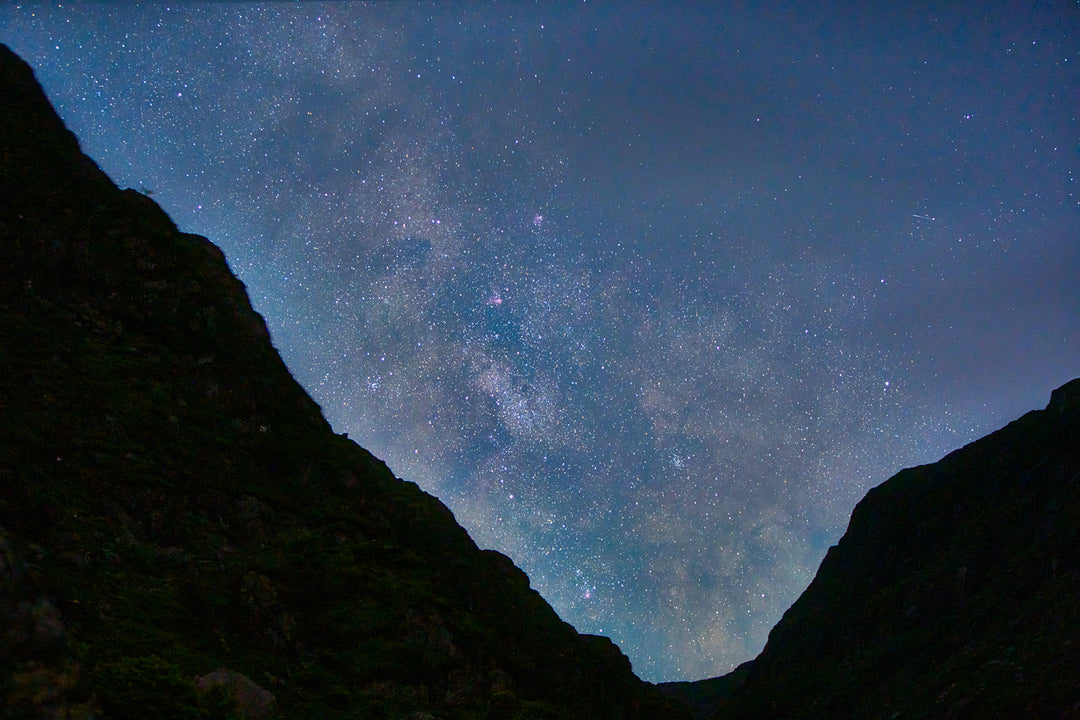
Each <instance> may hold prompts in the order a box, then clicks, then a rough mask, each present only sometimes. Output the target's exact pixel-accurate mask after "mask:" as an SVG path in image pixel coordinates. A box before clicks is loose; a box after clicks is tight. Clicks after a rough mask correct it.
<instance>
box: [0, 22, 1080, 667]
mask: <svg viewBox="0 0 1080 720" xmlns="http://www.w3.org/2000/svg"><path fill="white" fill-rule="evenodd" d="M661 5H665V4H661V3H621V4H615V5H605V4H599V5H594V4H591V3H590V4H588V5H585V4H581V5H571V4H569V3H561V4H557V7H554V8H539V9H538V8H536V7H535V6H531V5H523V4H516V3H509V4H505V5H500V6H498V7H495V8H489V7H483V6H480V5H477V4H463V5H458V4H454V3H440V4H437V5H428V4H419V3H385V4H377V5H374V6H361V5H359V4H336V5H320V4H316V3H301V4H296V5H293V4H284V3H275V4H269V5H265V6H257V5H256V6H249V5H243V4H231V3H226V4H217V5H215V4H195V5H177V6H170V5H165V4H157V3H155V4H149V5H146V6H143V7H140V8H133V7H127V6H122V5H84V6H75V7H62V8H60V7H55V8H54V7H44V6H38V5H28V6H17V5H5V6H4V7H0V40H2V41H3V42H5V43H7V44H9V45H10V46H11V47H12V49H14V50H15V51H16V52H18V53H20V54H21V55H22V56H23V57H24V58H25V59H26V60H27V61H28V62H30V63H31V64H32V65H33V66H34V67H35V69H36V72H37V74H38V77H39V79H40V80H41V82H42V84H43V85H44V87H45V89H46V91H47V93H48V94H49V96H50V98H51V99H52V101H53V102H54V103H55V104H56V105H57V107H58V110H59V111H60V113H61V115H62V117H63V118H64V120H65V122H67V123H68V125H69V127H70V128H71V129H72V130H73V131H74V132H75V133H76V134H77V135H78V136H79V138H80V140H81V142H82V145H83V148H84V150H85V151H86V152H87V153H88V154H90V155H91V156H92V157H93V158H94V159H95V160H97V161H98V162H99V164H100V165H101V166H102V168H103V169H104V170H105V171H106V172H107V173H109V174H110V175H111V176H112V177H113V178H114V179H115V180H116V181H117V182H118V184H120V185H121V186H122V187H125V186H130V187H134V188H137V189H141V190H143V191H144V192H147V193H150V194H151V195H152V197H153V198H154V199H155V200H156V201H157V202H158V203H160V204H161V205H162V206H163V207H164V208H165V209H166V211H167V212H168V213H169V214H170V215H171V216H172V217H173V219H174V220H175V221H176V223H177V224H178V225H179V226H180V228H181V229H183V230H185V231H188V232H197V233H200V234H204V235H206V236H207V237H209V238H210V239H211V240H212V241H214V242H215V243H217V244H218V245H219V246H221V248H222V249H223V250H224V251H225V253H226V256H227V257H228V259H229V263H230V265H231V267H232V268H233V270H234V271H235V272H236V273H237V274H238V275H239V276H240V278H241V279H242V280H243V281H244V282H245V283H246V284H247V286H248V290H249V293H250V295H251V297H252V301H253V303H254V305H255V307H256V309H257V310H259V311H260V312H261V313H263V315H264V316H265V317H266V319H267V322H268V324H269V326H270V329H271V332H272V335H273V339H274V342H275V344H276V345H277V347H278V348H279V349H280V351H281V353H282V356H283V357H284V358H285V360H286V362H287V364H288V366H289V368H290V369H291V370H292V372H293V374H294V375H295V377H296V378H297V379H298V380H299V381H300V382H301V383H302V384H303V385H304V387H305V388H306V389H307V390H308V391H309V392H310V393H311V394H312V395H313V397H314V398H315V399H316V400H317V401H318V402H319V403H320V404H321V405H322V407H323V410H324V412H325V414H326V416H327V418H328V420H330V422H331V423H332V424H333V426H334V427H335V429H336V430H338V431H339V432H347V433H348V434H349V436H350V437H351V438H353V439H354V440H356V441H357V442H359V443H360V444H361V445H363V446H365V447H367V448H368V449H369V450H371V451H372V452H374V453H375V454H376V455H378V456H379V457H381V458H383V459H384V460H385V461H386V462H387V463H388V464H389V465H390V467H391V468H392V469H393V470H394V471H395V473H396V474H398V475H399V476H401V477H403V478H406V479H410V480H414V481H416V482H417V483H419V484H420V486H421V487H423V488H424V489H426V490H427V491H429V492H431V493H432V494H434V495H436V496H438V497H439V498H440V499H441V500H442V501H443V502H445V503H446V504H447V505H448V506H449V507H450V508H451V509H452V510H453V511H454V513H455V515H456V517H457V518H458V520H459V521H460V522H461V523H462V524H463V525H464V526H465V528H466V529H467V530H468V531H469V533H470V534H471V535H472V537H473V538H474V539H475V540H476V541H477V542H478V543H479V544H480V545H481V546H484V547H492V548H496V549H498V550H501V551H502V552H505V553H506V554H508V555H509V556H510V557H511V558H512V559H513V560H514V561H515V562H516V563H517V564H518V565H519V566H520V567H522V568H523V569H524V570H525V571H526V572H527V573H528V575H529V577H530V580H531V582H532V584H533V586H534V587H535V588H537V589H538V590H539V591H540V592H541V594H542V595H543V596H544V597H545V598H546V599H547V600H548V601H549V602H551V604H552V605H553V606H554V607H555V609H556V610H557V611H558V612H559V614H560V615H561V616H562V617H563V618H564V619H565V620H567V621H568V622H570V623H572V624H573V625H574V626H575V627H577V628H578V630H580V631H582V632H590V633H599V634H604V635H608V636H610V637H611V638H612V639H614V640H615V641H616V642H617V643H618V644H619V646H620V647H621V648H622V649H623V650H624V652H626V653H627V655H628V656H629V657H630V659H631V661H632V662H633V665H634V668H635V671H636V672H638V674H639V675H641V676H642V677H643V678H645V679H648V680H654V681H655V680H678V679H694V678H700V677H706V676H713V675H718V674H721V673H723V672H726V671H727V670H729V669H730V668H731V667H732V666H733V665H734V664H736V663H738V662H741V661H743V660H747V659H749V658H751V657H753V656H754V655H755V654H756V653H757V652H758V651H759V650H760V649H761V647H762V646H763V644H764V642H765V639H766V637H767V633H768V631H769V629H770V628H771V627H772V625H773V624H774V623H775V622H776V621H777V620H778V619H779V617H780V615H781V614H782V612H783V611H784V610H785V609H786V608H787V607H788V606H789V605H790V604H791V602H792V601H793V600H794V599H795V598H796V597H797V595H798V594H799V593H800V592H801V591H802V590H803V589H804V588H805V586H806V584H807V583H808V582H809V580H810V579H811V577H812V576H813V573H814V571H815V570H816V568H817V565H818V563H819V562H820V561H821V558H822V557H823V556H824V553H825V551H826V549H827V548H828V546H829V545H830V544H832V543H835V542H836V540H837V539H838V538H839V537H840V535H841V534H842V532H843V530H844V528H845V524H846V521H847V517H848V515H849V513H850V511H851V509H852V507H853V506H854V504H855V503H856V502H857V501H858V500H859V498H860V497H862V495H863V494H864V493H865V492H866V490H867V489H869V488H870V487H872V486H874V485H876V484H878V483H880V482H882V481H883V480H885V479H886V478H888V477H889V476H890V475H892V474H893V473H894V472H896V471H897V470H899V469H900V468H902V467H904V466H908V465H913V464H918V463H923V462H930V461H933V460H936V459H938V458H939V457H941V456H942V455H943V454H945V453H947V452H948V451H949V450H951V449H953V448H955V447H958V446H960V445H962V444H964V443H966V442H969V441H971V440H973V439H975V438H977V437H979V436H980V435H982V434H985V433H986V432H988V431H990V430H993V429H995V428H996V427H998V426H1000V425H1002V424H1004V423H1005V422H1007V421H1009V420H1011V419H1013V418H1014V417H1016V416H1018V415H1020V414H1021V413H1022V412H1024V411H1026V410H1029V409H1033V408H1036V407H1041V406H1042V405H1044V404H1045V402H1046V400H1047V398H1048V396H1049V392H1050V390H1051V389H1052V388H1054V387H1056V386H1058V385H1060V384H1062V383H1064V382H1065V381H1067V380H1069V379H1071V378H1072V377H1074V376H1076V375H1080V372H1078V370H1080V362H1078V360H1080V231H1078V229H1080V223H1078V221H1080V206H1078V195H1077V180H1076V178H1077V174H1078V172H1080V168H1078V165H1080V162H1078V159H1080V158H1078V139H1080V123H1078V121H1077V110H1078V108H1080V100H1078V98H1080V82H1078V74H1077V65H1078V63H1080V60H1078V58H1077V53H1076V48H1077V47H1078V40H1080V38H1078V32H1077V28H1078V27H1080V22H1078V11H1077V6H1076V4H1075V3H1073V2H1061V3H1056V4H1055V3H1044V4H1041V9H1040V10H1039V11H1038V12H1036V13H1032V12H1029V11H1027V10H1024V11H1021V10H1019V9H1017V6H1012V5H1003V4H1001V3H986V4H984V5H983V6H981V7H980V6H979V5H978V4H975V3H972V4H969V5H968V6H967V7H966V9H964V10H955V11H946V12H940V11H936V10H931V9H928V8H923V9H919V8H917V7H914V5H912V4H910V3H899V4H898V5H899V6H900V7H901V9H881V10H878V9H869V8H863V9H859V8H853V7H851V6H845V7H844V8H842V10H837V11H833V10H830V9H829V8H828V7H825V8H822V7H820V3H805V4H800V3H786V4H783V5H782V6H781V5H777V6H776V7H774V8H771V9H770V8H768V7H766V8H758V9H754V10H748V9H746V8H743V7H742V6H741V5H739V6H733V7H728V8H724V7H717V6H718V5H722V4H713V3H708V4H704V5H700V6H698V5H692V4H683V6H682V9H680V10H678V11H675V10H672V9H667V10H663V9H661V7H660V6H661Z"/></svg>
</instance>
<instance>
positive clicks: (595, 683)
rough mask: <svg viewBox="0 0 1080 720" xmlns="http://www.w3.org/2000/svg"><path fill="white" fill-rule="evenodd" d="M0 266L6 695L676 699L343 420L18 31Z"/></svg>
mask: <svg viewBox="0 0 1080 720" xmlns="http://www.w3.org/2000/svg"><path fill="white" fill-rule="evenodd" d="M0 278H2V281H0V487H2V492H0V697H2V698H3V702H4V703H5V711H6V716H8V717H42V716H63V717H108V718H128V717H130V718H135V717H138V718H144V717H162V718H173V717H175V718H199V717H232V716H235V715H236V714H239V715H240V716H246V717H269V716H272V715H274V714H275V713H278V714H281V715H283V716H287V717H297V718H302V717H365V718H380V717H386V718H398V717H414V718H421V717H432V716H435V717H439V718H447V719H450V718H490V719H492V720H494V719H495V718H556V717H558V718H585V717H589V718H604V717H610V718H653V717H678V716H679V714H680V713H679V710H678V709H677V708H675V707H674V706H672V705H670V704H668V703H667V701H665V700H663V699H662V698H661V697H660V696H659V695H658V694H657V693H656V692H655V690H654V689H653V688H652V687H651V686H648V685H646V684H644V683H642V682H641V681H639V680H638V679H637V678H636V677H635V676H634V675H633V674H632V672H631V668H630V663H629V661H628V660H627V659H626V657H625V656H623V655H622V653H621V652H620V651H619V650H618V648H616V647H615V646H614V645H613V644H612V643H611V642H610V641H609V640H607V639H606V638H599V637H593V636H584V635H579V634H578V633H576V632H575V631H574V629H573V628H571V627H570V626H569V625H567V624H565V623H563V622H562V621H561V620H559V618H558V617H557V616H556V614H555V613H554V611H552V609H551V608H550V607H549V606H548V605H547V603H546V602H544V600H543V599H542V598H541V597H540V596H539V595H538V594H537V593H536V592H534V591H533V590H531V589H530V587H529V583H528V578H527V577H526V576H525V575H524V573H522V572H521V571H520V570H518V569H517V568H516V567H514V565H513V564H512V563H511V562H510V560H509V559H507V558H505V557H504V556H502V555H500V554H498V553H496V552H492V551H481V550H479V549H478V548H477V547H476V545H475V544H474V543H473V542H472V540H471V539H470V538H469V537H468V535H467V534H466V533H465V531H464V530H463V529H461V527H460V526H459V525H458V524H457V523H456V522H455V521H454V518H453V516H452V515H451V513H450V512H449V510H447V509H446V508H445V507H444V506H443V505H442V504H441V503H440V502H439V501H438V500H436V499H435V498H433V497H431V496H429V495H427V494H425V493H424V492H422V491H421V490H419V489H418V488H417V487H416V486H415V485H414V484H412V483H407V482H403V481H400V480H398V479H396V478H394V477H393V476H392V475H391V473H390V472H389V471H388V470H387V468H386V467H385V466H384V465H383V464H382V463H381V462H379V461H378V460H377V459H375V458H374V457H372V456H371V455H370V454H369V453H367V452H366V451H365V450H363V449H362V448H360V447H358V446H357V445H356V444H354V443H352V442H351V441H349V440H347V439H346V438H344V437H343V436H337V435H335V434H334V433H333V432H332V431H331V429H330V428H329V426H328V425H327V423H326V422H325V420H324V419H323V417H322V414H321V411H320V409H319V408H318V406H317V405H316V404H315V403H314V402H313V401H312V400H311V399H310V398H309V397H308V396H307V394H306V393H305V392H304V391H303V389H302V388H300V386H299V385H298V384H297V383H296V382H295V381H294V380H293V379H292V377H291V376H290V375H289V372H288V370H287V369H286V367H285V366H284V364H283V363H282V361H281V359H280V357H279V355H278V353H277V351H276V350H274V348H273V347H272V345H271V344H270V338H269V334H268V333H267V330H266V327H265V325H264V323H263V321H262V318H260V317H259V316H258V315H257V314H256V313H255V312H254V311H253V310H252V309H251V306H250V303H249V302H248V298H247V295H246V292H245V290H244V287H243V285H242V284H241V283H240V282H239V281H238V280H237V279H236V278H235V277H233V275H232V274H231V273H230V271H229V269H228V267H227V266H226V264H225V260H224V257H223V256H222V254H221V252H220V251H219V250H218V249H217V248H216V247H214V246H213V245H212V244H211V243H210V242H209V241H207V240H206V239H205V238H202V237H198V236H195V235H188V234H184V233H181V232H179V231H178V230H177V228H176V227H175V225H174V224H173V223H172V221H171V220H170V219H169V218H168V217H167V216H166V215H165V213H164V212H162V211H161V209H160V208H159V207H158V206H157V205H156V204H155V203H154V202H152V201H151V200H149V199H148V198H146V197H144V196H142V195H140V194H139V193H136V192H134V191H131V190H126V191H120V190H119V189H117V188H116V187H115V185H114V184H113V183H112V182H111V181H110V180H109V179H108V178H107V177H106V176H105V175H104V174H103V173H102V172H101V171H100V170H99V169H98V168H97V166H96V165H95V164H94V163H93V162H92V161H91V160H89V159H88V158H86V157H85V156H84V155H83V154H82V153H81V152H80V150H79V147H78V143H77V141H76V139H75V137H74V136H73V135H72V134H71V133H70V132H68V131H67V130H66V129H65V128H64V126H63V124H62V122H61V121H60V120H59V118H57V117H56V115H55V113H54V112H53V110H52V108H51V106H50V105H49V103H48V100H47V99H46V98H45V96H44V94H43V92H42V91H41V88H40V87H39V86H38V84H37V82H36V81H35V79H34V77H33V73H32V71H31V70H30V68H29V67H28V66H27V65H26V64H25V63H23V62H22V60H20V59H19V58H18V57H17V56H15V55H14V53H12V52H11V51H10V50H9V49H8V48H6V47H4V46H0ZM218 668H222V669H224V670H225V672H222V673H214V672H213V671H215V670H216V669H218ZM196 675H200V676H202V679H201V680H200V681H198V682H197V681H196V680H195V679H194V678H195V676H196ZM230 678H232V679H230ZM215 686H217V687H218V689H217V690H216V691H207V690H206V688H208V687H210V688H213V687H215ZM271 696H273V700H271ZM62 713H66V715H64V714H62Z"/></svg>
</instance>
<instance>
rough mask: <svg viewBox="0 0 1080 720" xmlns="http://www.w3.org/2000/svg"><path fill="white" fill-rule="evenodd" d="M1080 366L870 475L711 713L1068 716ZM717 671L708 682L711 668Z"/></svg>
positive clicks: (707, 692) (1075, 629)
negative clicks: (909, 461) (947, 445)
mask: <svg viewBox="0 0 1080 720" xmlns="http://www.w3.org/2000/svg"><path fill="white" fill-rule="evenodd" d="M1078 601H1080V379H1076V380H1072V381H1070V382H1068V383H1066V384H1064V385H1062V386H1061V387H1059V388H1057V389H1056V390H1054V391H1053V392H1052V393H1051V397H1050V401H1049V403H1048V404H1047V406H1046V408H1045V409H1043V410H1033V411H1031V412H1028V413H1026V414H1025V415H1023V416H1022V417H1020V418H1018V419H1017V420H1014V421H1013V422H1011V423H1009V424H1008V425H1006V426H1005V427H1003V428H1001V429H999V430H997V431H995V432H993V433H991V434H989V435H987V436H985V437H983V438H980V439H979V440H976V441H974V442H972V443H969V444H968V445H966V446H964V447H963V448H960V449H958V450H955V451H953V452H951V453H949V454H948V455H946V456H945V457H944V458H942V459H941V460H939V461H938V462H935V463H931V464H928V465H922V466H918V467H914V468H908V469H905V470H902V471H900V472H899V473H897V474H896V475H894V476H893V477H892V478H890V479H888V480H886V481H885V482H883V483H882V484H880V485H878V486H877V487H875V488H873V489H872V490H870V491H869V492H868V493H867V494H866V496H865V497H864V498H863V499H862V500H861V501H860V502H859V503H858V504H857V505H856V507H855V509H854V511H853V512H852V515H851V520H850V522H849V524H848V528H847V531H846V532H845V533H844V535H843V537H842V538H841V539H840V541H839V542H838V543H837V544H836V545H835V546H833V547H832V548H830V549H829V551H828V553H827V554H826V556H825V558H824V560H823V561H822V563H821V566H820V568H819V569H818V572H817V573H816V574H815V576H814V579H813V581H811V583H810V586H809V587H808V588H807V589H806V591H805V592H804V593H803V594H802V595H801V596H800V597H799V598H798V600H796V602H795V603H794V604H793V605H792V606H791V608H789V609H788V611H787V612H785V613H784V615H783V617H782V618H781V620H780V622H778V623H777V625H776V626H775V627H774V628H773V630H772V632H771V633H770V635H769V639H768V642H767V643H766V645H765V648H764V649H763V650H762V652H761V654H760V655H759V656H758V657H757V658H755V659H754V660H751V661H750V662H748V663H746V664H745V665H743V666H740V668H739V669H738V670H737V671H736V672H735V673H732V674H731V675H728V676H725V677H724V678H720V679H717V680H714V681H710V682H712V683H713V684H712V685H711V686H710V685H702V684H699V683H689V684H687V685H678V686H676V685H668V686H664V687H665V690H666V691H667V692H669V693H671V694H672V695H674V696H677V697H682V698H683V699H685V700H687V701H688V702H689V703H690V704H692V705H694V706H695V707H696V709H697V716H698V717H703V718H704V717H712V718H713V719H714V720H725V719H729V718H730V719H735V718H738V719H739V720H751V719H753V718H778V717H784V718H816V717H833V718H903V717H920V718H932V717H942V718H950V717H980V718H996V717H1000V718H1012V717H1046V718H1075V717H1080V689H1078V688H1080V640H1078V638H1080V602H1078ZM718 681H719V682H718Z"/></svg>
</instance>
